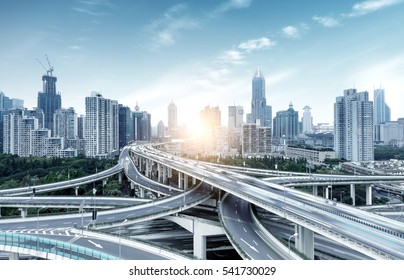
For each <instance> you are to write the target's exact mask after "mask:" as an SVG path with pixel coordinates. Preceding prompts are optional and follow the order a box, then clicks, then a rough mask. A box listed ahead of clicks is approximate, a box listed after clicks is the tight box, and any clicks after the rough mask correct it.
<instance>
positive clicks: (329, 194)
mask: <svg viewBox="0 0 404 280" xmlns="http://www.w3.org/2000/svg"><path fill="white" fill-rule="evenodd" d="M331 197H332V186H328V187H326V189H325V198H327V199H331Z"/></svg>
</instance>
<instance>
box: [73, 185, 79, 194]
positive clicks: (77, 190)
mask: <svg viewBox="0 0 404 280" xmlns="http://www.w3.org/2000/svg"><path fill="white" fill-rule="evenodd" d="M74 193H75V194H76V196H79V187H75V188H74Z"/></svg>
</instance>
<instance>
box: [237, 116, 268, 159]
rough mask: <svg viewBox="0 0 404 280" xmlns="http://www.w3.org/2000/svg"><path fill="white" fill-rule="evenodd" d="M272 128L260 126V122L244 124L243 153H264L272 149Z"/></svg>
mask: <svg viewBox="0 0 404 280" xmlns="http://www.w3.org/2000/svg"><path fill="white" fill-rule="evenodd" d="M271 130H272V128H270V127H260V126H259V125H258V124H244V125H243V134H242V139H243V140H242V154H243V156H244V155H262V154H269V153H270V152H271V150H272V147H271V144H272V141H271V140H272V136H271V134H272V131H271Z"/></svg>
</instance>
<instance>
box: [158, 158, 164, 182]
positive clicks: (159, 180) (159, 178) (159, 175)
mask: <svg viewBox="0 0 404 280" xmlns="http://www.w3.org/2000/svg"><path fill="white" fill-rule="evenodd" d="M162 179H163V178H161V166H160V163H157V182H158V183H161V181H162Z"/></svg>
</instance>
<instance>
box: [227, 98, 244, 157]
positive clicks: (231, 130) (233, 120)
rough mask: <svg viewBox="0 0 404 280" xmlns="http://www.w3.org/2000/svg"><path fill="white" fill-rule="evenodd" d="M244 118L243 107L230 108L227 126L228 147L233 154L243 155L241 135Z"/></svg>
mask: <svg viewBox="0 0 404 280" xmlns="http://www.w3.org/2000/svg"><path fill="white" fill-rule="evenodd" d="M243 118H244V109H243V106H229V118H228V125H227V128H228V130H227V132H228V146H229V150H230V152H231V153H233V154H237V153H241V152H242V149H241V143H242V141H241V140H242V139H241V134H242V126H243Z"/></svg>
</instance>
